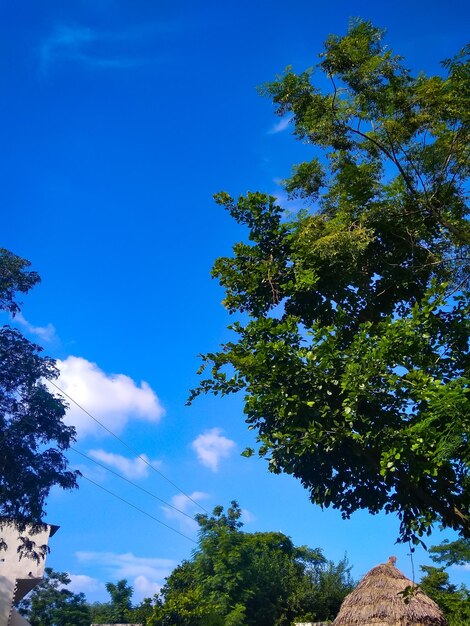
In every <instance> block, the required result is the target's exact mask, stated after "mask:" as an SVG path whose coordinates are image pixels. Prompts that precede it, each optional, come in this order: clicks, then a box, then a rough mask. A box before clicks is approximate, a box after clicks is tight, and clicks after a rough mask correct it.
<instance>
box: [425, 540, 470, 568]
mask: <svg viewBox="0 0 470 626" xmlns="http://www.w3.org/2000/svg"><path fill="white" fill-rule="evenodd" d="M429 552H430V553H431V558H432V560H433V561H435V562H436V563H445V565H446V566H449V565H465V564H467V563H470V539H457V541H447V540H446V541H443V542H442V543H441V545H439V546H432V548H429Z"/></svg>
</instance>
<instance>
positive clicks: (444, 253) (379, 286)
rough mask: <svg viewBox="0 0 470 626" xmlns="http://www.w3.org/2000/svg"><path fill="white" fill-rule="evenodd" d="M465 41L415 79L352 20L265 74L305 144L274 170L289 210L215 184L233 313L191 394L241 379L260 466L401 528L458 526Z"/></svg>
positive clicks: (462, 456) (469, 92)
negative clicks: (243, 235)
mask: <svg viewBox="0 0 470 626" xmlns="http://www.w3.org/2000/svg"><path fill="white" fill-rule="evenodd" d="M469 52H470V47H467V48H466V49H464V50H463V51H462V52H461V53H460V54H458V55H457V56H455V57H453V58H451V59H448V60H446V61H444V62H443V76H429V77H428V76H426V75H425V74H423V73H420V74H418V75H417V76H414V75H412V73H411V72H410V71H408V70H407V69H406V66H405V65H404V62H403V60H402V59H401V58H400V57H398V56H396V55H394V54H393V52H392V50H391V49H390V48H388V47H387V46H385V44H384V43H383V31H381V30H380V29H378V28H376V27H374V26H373V25H372V24H370V23H369V22H364V21H358V20H355V21H353V22H352V23H351V25H350V28H349V31H348V33H347V35H345V36H343V37H340V36H330V37H329V38H328V39H327V41H326V43H325V49H324V51H323V52H322V53H321V55H320V62H319V64H318V65H317V66H316V67H315V68H314V69H309V70H307V71H304V72H302V73H300V74H297V73H295V72H294V71H293V70H292V69H291V68H287V70H286V71H285V73H284V74H283V75H282V76H279V77H277V78H276V80H275V81H273V82H271V83H268V84H266V85H265V86H264V87H263V88H262V93H263V94H264V95H266V96H268V97H270V98H271V99H272V101H273V103H274V106H275V109H276V113H277V114H278V115H281V116H284V115H287V116H290V124H291V127H292V128H293V133H294V135H295V136H296V137H297V138H298V139H300V140H302V141H303V142H304V143H306V144H307V145H308V146H309V147H310V148H311V150H312V157H313V158H312V160H310V161H308V162H304V163H301V164H298V165H295V166H294V167H293V172H292V176H291V177H290V178H288V179H287V180H286V181H284V186H285V189H286V191H287V193H288V195H289V197H290V199H293V200H294V201H295V202H296V203H297V204H298V203H300V204H301V206H302V208H301V210H299V211H298V212H297V214H294V215H292V213H291V214H288V213H287V211H286V210H285V208H283V207H282V206H281V205H280V203H279V202H278V201H277V200H276V198H274V197H272V196H269V195H267V194H264V193H260V192H249V193H247V194H246V195H244V196H241V197H239V198H238V199H237V200H236V199H233V198H232V197H231V196H230V195H229V194H227V193H225V192H223V193H219V194H217V195H216V196H215V198H216V202H217V203H218V204H220V205H222V206H223V207H225V209H227V210H228V211H229V213H230V215H231V216H232V217H233V218H234V219H235V220H236V221H237V222H238V223H239V224H241V225H243V226H245V227H246V228H247V234H248V241H243V242H239V243H237V244H236V245H235V246H234V249H233V252H234V253H233V256H232V257H222V258H219V259H218V260H217V261H216V262H215V265H214V268H213V276H214V277H216V278H218V280H219V281H220V284H221V285H222V286H223V288H224V289H225V299H224V305H225V306H226V308H227V309H228V311H229V312H230V313H231V314H238V319H237V321H235V322H234V323H233V324H231V325H230V326H229V328H230V329H231V330H232V331H233V333H234V340H233V341H229V342H228V343H226V344H224V345H223V346H222V347H221V349H220V351H218V352H214V353H208V354H206V355H204V356H203V366H202V368H201V373H202V371H204V369H205V368H207V369H206V371H209V372H210V375H209V377H207V378H205V379H202V381H201V382H200V384H199V387H198V388H197V389H196V390H194V391H193V392H192V394H191V397H190V401H192V400H193V399H194V397H195V396H197V395H198V394H200V393H204V392H210V393H214V394H218V393H220V394H228V393H233V392H237V391H243V392H244V394H245V400H244V411H245V415H246V421H247V423H248V425H249V428H250V429H254V430H255V431H256V433H257V436H258V442H259V444H260V445H259V450H258V452H259V454H260V456H263V457H266V458H267V459H268V461H269V469H270V470H271V471H273V472H276V473H279V472H286V473H289V474H292V475H294V476H295V477H297V478H299V479H300V480H301V482H302V484H303V485H304V486H305V488H306V489H307V490H308V491H309V494H310V498H311V500H312V502H314V503H317V504H319V505H321V506H330V505H331V506H333V507H335V508H337V509H339V510H340V511H341V512H342V515H343V516H344V517H346V518H347V517H349V516H350V515H351V514H352V513H353V512H354V511H356V510H358V509H366V510H368V511H370V512H371V513H373V514H374V513H378V512H379V511H382V510H383V511H385V512H387V513H396V514H397V515H398V516H399V519H400V531H399V537H400V539H401V540H404V541H406V540H410V539H411V540H413V541H414V542H418V541H420V537H422V536H423V535H424V534H426V533H429V532H430V531H431V528H432V526H433V524H435V523H436V522H439V523H441V524H442V525H443V526H445V527H450V528H453V529H455V530H457V531H458V532H459V533H461V535H462V536H464V537H468V536H470V521H469V520H470V479H469V471H468V470H469V462H470V452H469V441H468V432H469V426H470V401H469V386H468V383H469V327H470V321H469V319H470V318H469V312H470V299H469V294H470V291H469V243H470V226H469V222H468V205H467V195H466V194H467V191H468V187H466V184H467V183H466V181H467V179H468V174H469V171H470V158H469V156H470V154H469V142H468V139H469V134H470V126H469V120H468V111H469V110H470V107H469V104H470V64H469V62H468V56H469ZM318 74H319V75H320V76H319V77H318ZM325 79H326V80H325ZM325 84H329V88H324V87H323V86H324V85H325ZM253 452H254V451H253V450H247V451H246V455H249V454H252V453H253Z"/></svg>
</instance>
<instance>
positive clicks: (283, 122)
mask: <svg viewBox="0 0 470 626" xmlns="http://www.w3.org/2000/svg"><path fill="white" fill-rule="evenodd" d="M292 117H293V116H292V115H286V116H285V117H283V118H281V119H280V120H279V122H277V124H274V126H273V127H272V128H271V129H270V130H269V131H268V134H269V135H276V134H277V133H282V131H284V130H286V128H288V126H289V124H290V121H291V120H292Z"/></svg>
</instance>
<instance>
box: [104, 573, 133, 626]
mask: <svg viewBox="0 0 470 626" xmlns="http://www.w3.org/2000/svg"><path fill="white" fill-rule="evenodd" d="M106 589H107V591H108V593H109V595H110V596H111V603H110V608H111V622H113V623H115V624H122V623H125V622H126V621H127V620H126V618H127V613H128V611H129V610H130V609H131V608H132V603H131V599H132V595H133V593H134V589H133V588H132V587H130V586H129V585H128V583H127V580H125V579H123V580H118V582H117V583H106Z"/></svg>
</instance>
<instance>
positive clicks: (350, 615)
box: [333, 557, 447, 626]
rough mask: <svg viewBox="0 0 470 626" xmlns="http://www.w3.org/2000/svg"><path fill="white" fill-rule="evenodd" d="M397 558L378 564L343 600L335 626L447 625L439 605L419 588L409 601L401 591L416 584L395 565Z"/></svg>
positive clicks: (415, 589)
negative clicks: (361, 625)
mask: <svg viewBox="0 0 470 626" xmlns="http://www.w3.org/2000/svg"><path fill="white" fill-rule="evenodd" d="M395 562H396V558H395V557H390V559H389V560H388V563H383V564H382V565H377V567H374V568H373V569H371V570H370V572H369V573H368V574H366V575H365V576H364V578H363V579H362V580H361V582H360V583H359V584H358V586H357V587H356V589H354V591H353V592H352V593H350V594H349V595H348V596H346V598H345V599H344V601H343V604H342V605H341V609H340V611H339V613H338V616H337V617H336V619H335V621H334V622H333V626H358V625H359V624H363V625H364V626H366V625H367V626H446V625H447V622H446V620H445V618H444V615H443V614H442V611H441V610H440V608H439V607H438V606H437V604H436V603H435V602H434V601H433V600H431V598H428V596H427V595H426V594H424V593H423V592H422V591H421V590H420V589H419V588H416V587H415V588H414V589H413V592H412V594H411V595H410V596H409V597H408V598H407V602H405V600H404V598H403V595H402V594H401V593H400V592H402V591H403V590H404V589H406V588H407V587H413V586H414V585H413V583H412V582H411V580H409V579H408V578H406V576H404V575H403V574H402V573H401V572H400V570H399V569H397V568H396V567H395Z"/></svg>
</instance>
